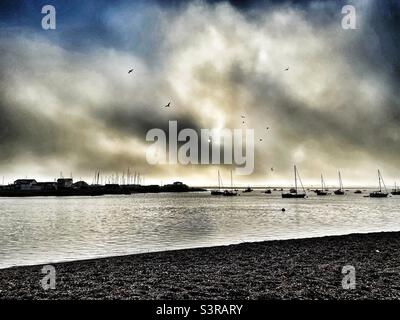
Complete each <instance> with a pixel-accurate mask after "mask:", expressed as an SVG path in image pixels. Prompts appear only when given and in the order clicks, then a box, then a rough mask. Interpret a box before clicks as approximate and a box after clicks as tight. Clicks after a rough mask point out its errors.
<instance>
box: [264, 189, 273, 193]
mask: <svg viewBox="0 0 400 320" xmlns="http://www.w3.org/2000/svg"><path fill="white" fill-rule="evenodd" d="M264 193H266V194H271V193H272V191H271V189H267V190H265V191H264Z"/></svg>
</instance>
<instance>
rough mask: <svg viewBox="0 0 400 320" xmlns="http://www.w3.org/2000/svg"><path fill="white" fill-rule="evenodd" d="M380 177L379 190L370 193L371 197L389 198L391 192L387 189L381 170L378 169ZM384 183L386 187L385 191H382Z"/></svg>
mask: <svg viewBox="0 0 400 320" xmlns="http://www.w3.org/2000/svg"><path fill="white" fill-rule="evenodd" d="M378 178H379V191H374V192H371V193H370V194H369V197H370V198H387V196H388V195H389V193H388V192H387V190H386V186H385V182H384V181H383V178H382V175H381V172H380V170H378ZM382 184H383V186H384V188H385V192H383V191H382Z"/></svg>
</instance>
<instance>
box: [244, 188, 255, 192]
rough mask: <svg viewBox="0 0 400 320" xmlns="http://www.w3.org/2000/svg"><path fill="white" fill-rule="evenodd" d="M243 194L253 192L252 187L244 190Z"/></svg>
mask: <svg viewBox="0 0 400 320" xmlns="http://www.w3.org/2000/svg"><path fill="white" fill-rule="evenodd" d="M243 192H246V193H247V192H253V189H252V188H250V187H247V188H246V189H244V190H243Z"/></svg>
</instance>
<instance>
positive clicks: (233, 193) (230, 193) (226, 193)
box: [222, 170, 238, 197]
mask: <svg viewBox="0 0 400 320" xmlns="http://www.w3.org/2000/svg"><path fill="white" fill-rule="evenodd" d="M232 189H233V180H232V170H231V190H228V189H227V190H224V193H223V194H222V195H223V196H225V197H234V196H237V195H238V194H237V192H236V191H234V190H232Z"/></svg>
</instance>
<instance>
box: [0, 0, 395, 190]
mask: <svg viewBox="0 0 400 320" xmlns="http://www.w3.org/2000/svg"><path fill="white" fill-rule="evenodd" d="M45 4H53V5H54V6H55V8H56V10H57V16H56V17H57V29H56V30H47V31H46V30H43V29H42V28H41V19H42V16H43V15H42V14H41V8H42V6H43V5H45ZM345 4H353V5H354V6H355V8H356V10H357V11H356V13H357V29H356V30H344V29H342V27H341V19H342V17H343V15H342V14H341V8H342V6H343V5H345ZM399 15H400V3H399V1H396V0H392V1H390V0H389V1H378V0H376V1H372V0H360V1H284V2H282V1H258V2H257V1H244V2H239V1H232V2H222V1H211V2H206V1H185V2H184V1H170V2H168V1H160V2H156V1H98V0H96V1H94V0H89V1H68V0H63V1H50V0H49V1H47V0H46V1H10V0H6V1H4V0H3V1H2V2H1V4H0V70H1V71H0V176H3V175H4V176H5V180H6V182H7V181H11V180H12V179H13V178H16V177H25V176H28V177H37V178H39V179H53V178H54V177H57V176H58V174H59V172H60V171H62V172H63V173H64V175H66V176H67V175H69V174H70V172H72V173H73V175H74V177H75V178H78V177H82V178H86V179H88V180H90V179H91V178H90V177H91V176H92V175H93V174H94V171H95V170H101V172H102V174H103V175H104V176H107V175H110V174H111V173H112V172H117V171H118V172H122V171H123V170H126V168H127V167H130V168H131V170H137V171H141V172H142V174H143V175H144V176H145V177H146V182H155V183H159V182H160V181H161V180H162V181H164V182H169V181H172V180H175V179H178V178H179V179H181V180H183V181H185V182H188V183H190V184H197V185H207V184H208V185H209V184H213V183H216V176H217V170H218V169H220V170H221V172H222V174H223V179H224V180H225V181H226V182H227V180H228V175H229V170H230V167H225V166H199V165H198V166H194V165H190V166H179V165H178V166H172V165H159V166H150V165H149V164H147V162H146V158H145V152H146V148H147V147H148V145H149V143H147V142H146V141H145V135H146V132H147V131H148V130H150V129H152V128H166V127H167V126H168V120H177V121H178V124H179V127H180V128H193V129H200V128H232V129H233V128H249V129H254V130H255V137H256V138H255V146H256V147H255V170H254V173H253V174H252V175H251V176H247V177H235V181H236V182H237V183H238V184H243V185H245V184H248V183H254V184H281V183H285V184H288V183H291V179H292V165H293V164H294V163H297V165H298V166H299V169H300V172H301V175H302V178H303V181H304V182H305V183H307V184H311V183H318V181H319V176H320V174H321V172H323V173H324V175H325V178H326V180H327V183H328V184H335V183H336V181H337V170H338V169H340V170H341V171H342V175H343V180H344V182H345V183H347V184H348V185H350V184H353V185H356V184H376V180H377V178H376V170H377V168H378V167H379V168H381V170H382V172H383V174H384V177H385V178H386V182H387V184H392V183H393V182H394V181H395V179H398V181H399V182H400V167H399V157H400V130H399V125H400V97H399V88H400V86H399V82H400V61H399V59H400V48H399V46H400V41H399V40H400V39H399V38H400V28H399V21H400V17H399ZM131 67H132V68H134V69H135V71H134V74H131V75H128V73H127V71H128V69H130V68H131ZM287 67H289V71H284V69H286V68H287ZM169 101H171V102H172V105H173V107H172V108H170V109H164V108H162V107H161V106H163V105H165V104H166V103H168V102H169ZM241 115H246V123H245V125H243V124H242V119H241ZM267 126H269V127H270V128H271V129H270V130H269V131H268V132H267V131H266V130H265V128H266V127H267ZM260 138H262V139H263V141H262V142H260V141H259V139H260ZM271 167H273V168H274V171H271V170H270V168H271Z"/></svg>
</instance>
